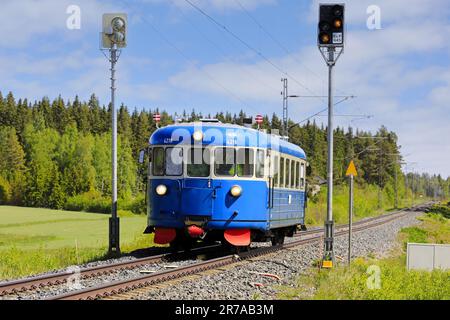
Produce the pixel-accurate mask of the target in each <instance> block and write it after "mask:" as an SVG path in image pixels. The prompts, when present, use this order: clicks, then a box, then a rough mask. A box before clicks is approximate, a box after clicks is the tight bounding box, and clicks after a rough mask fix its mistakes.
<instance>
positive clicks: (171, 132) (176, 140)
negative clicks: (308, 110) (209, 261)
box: [145, 121, 307, 246]
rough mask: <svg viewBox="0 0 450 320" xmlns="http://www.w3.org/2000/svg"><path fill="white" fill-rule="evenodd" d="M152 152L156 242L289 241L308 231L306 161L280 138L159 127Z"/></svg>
mask: <svg viewBox="0 0 450 320" xmlns="http://www.w3.org/2000/svg"><path fill="white" fill-rule="evenodd" d="M149 144H150V146H149V149H148V155H149V157H148V159H149V168H148V185H147V187H148V189H147V190H148V191H147V192H148V194H147V195H148V197H147V199H148V206H147V211H148V227H147V229H146V230H145V233H152V232H154V233H155V242H156V243H158V244H168V243H170V244H172V245H174V244H180V243H181V244H188V243H190V242H192V240H194V241H196V240H198V239H202V240H205V241H218V240H221V241H225V240H226V242H228V243H230V244H231V245H234V246H248V245H249V244H250V243H251V241H269V240H271V241H272V244H273V245H277V244H281V243H283V242H284V237H285V236H292V235H293V234H294V233H295V232H296V230H297V229H298V228H299V227H300V228H301V227H304V221H305V206H306V192H305V190H306V179H305V177H306V166H307V162H306V156H305V153H304V151H303V150H302V149H301V148H300V147H298V146H297V145H294V144H292V143H289V142H287V141H285V140H282V139H280V137H279V136H275V135H270V134H266V133H265V132H263V131H260V130H255V129H251V128H247V127H242V126H237V125H229V124H222V123H220V122H217V121H215V122H212V121H203V122H196V123H180V124H175V125H170V126H167V127H163V128H160V129H157V130H156V131H155V132H154V133H153V135H152V136H151V138H150V141H149Z"/></svg>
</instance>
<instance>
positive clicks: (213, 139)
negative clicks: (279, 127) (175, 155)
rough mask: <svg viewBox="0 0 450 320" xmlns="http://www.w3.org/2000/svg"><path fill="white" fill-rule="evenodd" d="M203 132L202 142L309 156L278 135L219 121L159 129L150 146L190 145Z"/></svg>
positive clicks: (303, 156) (152, 137) (299, 156)
mask: <svg viewBox="0 0 450 320" xmlns="http://www.w3.org/2000/svg"><path fill="white" fill-rule="evenodd" d="M200 130H201V131H202V132H203V135H204V138H203V142H202V144H203V145H213V146H229V147H232V146H234V147H259V148H271V149H272V150H276V151H279V152H281V153H286V154H289V155H292V156H295V157H298V158H302V159H306V154H305V152H304V151H303V149H302V148H300V147H299V146H297V145H295V144H293V143H290V142H287V141H285V140H282V139H281V138H280V137H279V136H277V135H272V134H267V133H265V132H263V131H258V130H255V129H253V128H247V127H243V126H239V125H235V124H226V123H220V122H219V123H216V122H191V123H177V124H173V125H169V126H166V127H163V128H160V129H157V130H156V131H155V132H154V133H153V134H152V136H151V137H150V140H149V143H150V145H178V144H181V145H191V144H194V140H193V138H192V134H193V133H194V132H195V131H200Z"/></svg>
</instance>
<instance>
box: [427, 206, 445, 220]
mask: <svg viewBox="0 0 450 320" xmlns="http://www.w3.org/2000/svg"><path fill="white" fill-rule="evenodd" d="M429 212H430V213H436V214H440V215H442V216H444V218H446V219H450V206H448V205H447V206H444V205H438V204H435V205H434V206H432V207H431V209H430V211H429Z"/></svg>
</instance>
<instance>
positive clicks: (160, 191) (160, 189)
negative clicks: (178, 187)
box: [155, 184, 167, 196]
mask: <svg viewBox="0 0 450 320" xmlns="http://www.w3.org/2000/svg"><path fill="white" fill-rule="evenodd" d="M155 191H156V194H157V195H158V196H164V195H165V194H166V193H167V187H166V186H165V185H163V184H160V185H159V186H157V187H156V189H155Z"/></svg>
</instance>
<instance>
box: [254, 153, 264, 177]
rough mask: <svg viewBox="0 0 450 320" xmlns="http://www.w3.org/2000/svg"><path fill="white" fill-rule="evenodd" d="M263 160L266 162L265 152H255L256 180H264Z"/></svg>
mask: <svg viewBox="0 0 450 320" xmlns="http://www.w3.org/2000/svg"><path fill="white" fill-rule="evenodd" d="M265 160H266V153H265V150H258V151H256V177H257V178H264V168H265V162H264V161H265Z"/></svg>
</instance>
